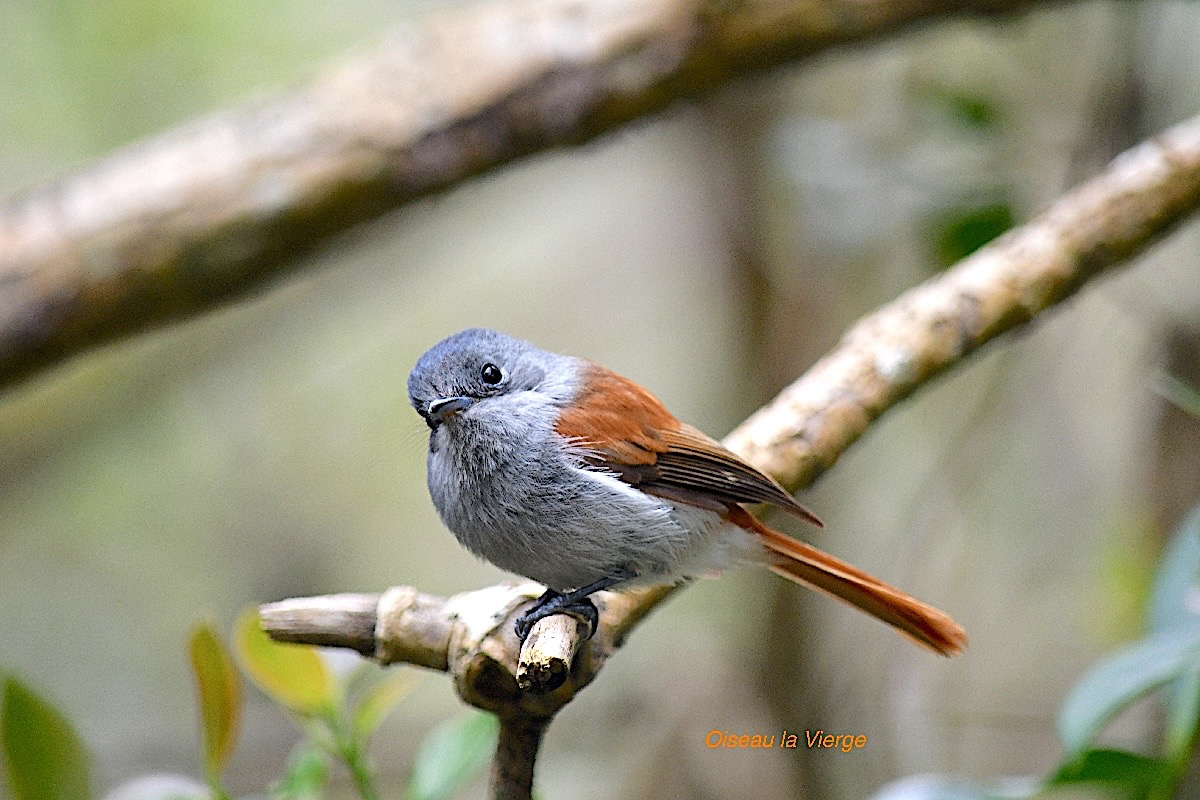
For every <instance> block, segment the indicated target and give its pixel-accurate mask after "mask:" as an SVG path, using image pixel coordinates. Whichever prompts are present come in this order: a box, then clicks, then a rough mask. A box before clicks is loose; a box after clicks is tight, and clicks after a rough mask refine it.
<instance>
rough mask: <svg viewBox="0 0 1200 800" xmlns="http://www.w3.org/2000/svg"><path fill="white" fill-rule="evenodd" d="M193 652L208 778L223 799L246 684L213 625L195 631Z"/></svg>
mask: <svg viewBox="0 0 1200 800" xmlns="http://www.w3.org/2000/svg"><path fill="white" fill-rule="evenodd" d="M189 651H190V653H191V658H192V672H193V673H194V674H195V676H196V692H197V695H198V697H199V705H200V723H201V729H202V731H203V738H204V777H205V780H207V781H208V785H209V786H210V787H212V790H213V793H214V794H215V795H216V796H217V797H219V798H223V797H227V796H228V795H227V793H226V792H225V790H224V788H223V787H222V786H221V772H222V771H224V769H225V764H226V763H228V761H229V756H230V755H232V754H233V747H234V744H235V743H236V740H237V729H238V721H239V719H240V718H241V714H242V682H241V679H239V678H238V674H237V669H236V668H234V666H233V659H231V658H230V657H229V653H228V651H226V650H225V646H224V645H222V644H221V640H220V639H219V638H217V634H216V632H215V631H213V629H212V626H211V625H208V624H203V625H198V626H197V627H196V628H195V629H194V630H193V631H192V638H191V643H190V645H189Z"/></svg>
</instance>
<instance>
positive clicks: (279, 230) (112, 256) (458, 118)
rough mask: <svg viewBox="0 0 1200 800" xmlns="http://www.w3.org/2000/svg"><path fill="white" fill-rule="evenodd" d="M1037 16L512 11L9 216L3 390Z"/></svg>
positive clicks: (479, 15)
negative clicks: (409, 233) (867, 53)
mask: <svg viewBox="0 0 1200 800" xmlns="http://www.w3.org/2000/svg"><path fill="white" fill-rule="evenodd" d="M1044 1H1045V0H1043V2H1044ZM1033 3H1034V0H746V1H745V2H735V3H724V2H715V0H709V1H708V2H706V0H638V2H636V3H622V2H616V3H614V2H608V0H511V1H510V2H503V3H492V4H488V5H484V6H480V7H477V8H469V9H460V10H456V11H452V12H448V13H445V14H443V15H440V16H436V17H434V18H432V19H430V20H429V21H428V22H427V23H426V24H424V25H422V26H420V27H415V28H410V29H405V30H402V31H399V32H398V33H397V35H395V36H394V37H393V38H392V40H391V41H390V42H389V43H388V44H387V45H386V46H385V47H384V48H383V49H381V50H380V51H379V52H377V53H375V54H374V55H372V56H370V57H367V58H365V59H363V60H360V61H358V62H355V63H351V64H348V65H346V66H344V67H342V68H341V69H339V70H337V71H335V72H333V73H331V74H329V75H327V76H326V77H325V78H323V79H321V80H318V81H316V82H315V83H313V84H312V85H310V86H308V87H307V88H304V89H301V90H299V91H296V92H293V93H291V94H287V95H284V96H280V97H275V98H271V99H268V100H265V101H263V102H260V103H258V104H255V105H253V106H249V107H246V108H243V109H240V110H235V111H231V112H228V113H224V114H218V115H215V116H213V117H210V118H207V119H203V120H199V121H196V122H193V123H191V124H189V125H186V126H184V127H181V128H179V129H177V130H174V131H171V132H169V133H166V134H164V135H161V136H159V137H157V138H154V139H151V140H149V141H146V142H143V143H141V144H137V145H134V146H132V147H130V148H128V149H126V150H124V151H121V152H118V153H116V154H114V155H112V156H110V157H108V158H106V159H104V160H102V161H100V162H98V163H95V164H93V165H92V166H90V167H87V168H85V169H83V170H81V171H79V172H78V173H76V174H74V175H71V176H68V177H66V178H65V179H63V180H62V181H60V182H58V183H57V184H54V185H51V186H47V187H44V188H41V189H39V190H36V191H33V192H30V193H29V194H27V195H25V196H24V197H20V198H18V199H15V200H13V201H10V202H9V203H7V204H6V205H4V206H3V207H0V386H3V385H6V384H10V383H12V382H13V381H14V380H16V379H18V378H20V377H22V376H24V375H27V374H29V373H30V372H32V371H34V370H36V369H38V368H39V367H42V366H45V365H48V364H52V363H54V362H56V361H59V360H61V359H63V358H65V357H68V356H70V355H72V354H75V353H78V352H80V351H82V350H84V349H87V348H89V347H92V346H95V345H96V344H99V343H101V342H104V341H108V340H112V339H114V338H116V337H118V336H121V335H123V334H127V333H130V332H132V331H137V330H142V329H145V328H147V327H149V326H152V325H154V324H157V323H161V322H164V321H167V320H172V319H179V318H183V317H187V316H190V315H193V314H196V313H198V312H199V311H201V310H203V309H205V308H208V307H209V306H211V305H213V304H215V303H217V302H220V301H222V300H225V299H227V298H229V297H232V296H236V295H239V294H242V293H244V292H246V291H248V290H249V289H251V288H254V287H255V286H257V285H258V284H259V283H260V282H261V281H262V280H263V278H264V277H266V276H267V275H269V274H271V273H273V272H280V271H283V270H285V269H287V268H289V266H290V265H291V264H293V263H294V261H295V258H296V257H297V256H298V255H301V254H303V253H305V252H308V251H309V250H311V249H312V248H313V247H315V246H317V245H319V244H321V243H322V242H324V241H326V240H327V239H328V238H329V237H330V236H332V235H334V234H336V233H338V232H339V231H342V230H344V229H346V228H347V227H349V226H351V225H353V224H355V223H358V222H361V221H364V220H367V219H370V218H373V217H375V216H377V215H379V214H381V213H382V212H384V211H386V210H388V209H391V208H394V207H396V206H398V205H401V204H403V203H405V202H408V201H410V200H412V199H414V198H417V197H420V196H422V195H425V194H428V193H430V192H433V191H437V190H440V189H443V188H445V187H448V186H450V185H453V184H454V183H456V182H459V181H461V180H463V179H464V178H466V177H468V176H471V175H474V174H477V173H479V172H482V171H484V170H487V169H489V168H492V167H495V166H497V165H500V164H504V163H506V162H508V161H511V160H513V159H515V158H518V157H520V156H522V155H525V154H528V153H531V152H535V151H538V150H543V149H546V148H549V147H554V146H561V145H566V144H573V143H578V142H580V141H583V140H586V139H589V138H591V137H594V136H596V135H598V134H601V133H603V132H605V131H607V130H610V129H612V128H613V127H615V126H617V125H620V124H621V123H623V122H626V121H628V120H631V119H634V118H637V117H641V116H644V115H647V114H650V113H653V112H655V111H658V110H660V109H662V108H664V107H665V106H667V105H669V104H670V103H671V102H672V101H674V100H676V99H678V98H681V97H687V96H691V95H694V94H696V93H697V92H700V91H703V90H705V89H707V88H710V87H712V86H715V85H718V84H721V83H723V82H726V81H728V80H730V79H731V78H733V77H735V76H737V75H740V74H744V73H746V72H748V71H751V70H754V69H759V68H762V67H766V66H770V65H773V64H778V63H782V62H784V61H787V60H789V59H794V58H797V57H801V56H804V55H807V54H810V53H813V52H815V51H818V50H821V49H823V48H826V47H829V46H831V45H834V44H838V43H841V42H847V41H853V40H862V39H866V38H870V37H874V36H879V35H882V34H885V33H887V32H890V31H893V30H895V29H897V28H900V27H902V26H905V25H908V24H910V23H913V22H915V21H919V20H923V19H929V18H933V17H939V16H945V15H951V14H979V13H983V14H990V13H1000V12H1006V11H1013V10H1017V9H1022V8H1025V7H1026V6H1029V5H1032V4H1033Z"/></svg>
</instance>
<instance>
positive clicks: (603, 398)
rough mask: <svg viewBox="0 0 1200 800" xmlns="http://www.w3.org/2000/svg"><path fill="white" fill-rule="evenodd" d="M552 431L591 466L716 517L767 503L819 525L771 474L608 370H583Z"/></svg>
mask: <svg viewBox="0 0 1200 800" xmlns="http://www.w3.org/2000/svg"><path fill="white" fill-rule="evenodd" d="M555 429H556V430H557V432H558V433H559V434H560V435H562V436H565V437H567V438H568V439H570V440H571V441H573V442H575V443H577V444H578V445H580V446H581V447H583V448H584V449H585V450H587V452H588V456H587V458H586V460H587V463H588V464H589V465H590V466H592V467H595V468H597V469H603V470H606V471H609V472H611V473H613V474H614V475H616V476H617V477H618V478H620V479H621V480H622V481H624V482H626V483H628V484H630V485H631V486H636V487H637V488H639V489H641V490H642V491H643V492H646V493H647V494H652V495H655V496H657V497H663V498H666V499H668V500H675V501H678V502H681V503H687V504H689V505H694V506H699V507H700V508H707V509H710V510H712V511H717V512H723V511H725V509H726V508H728V507H729V506H730V505H731V504H737V503H769V504H771V505H774V506H778V507H779V508H782V509H783V510H785V511H788V512H789V513H792V514H795V515H796V516H798V517H800V518H802V519H805V520H807V521H809V522H811V523H813V524H814V525H821V520H819V519H817V517H816V515H815V514H813V513H812V512H811V511H809V510H808V509H807V508H805V507H804V506H802V505H800V503H798V502H796V499H795V498H794V497H792V496H791V494H789V493H788V492H787V490H786V489H784V488H783V487H782V486H780V485H779V484H778V483H776V482H775V481H774V480H772V479H771V478H770V477H768V476H767V475H764V474H763V473H761V472H759V471H758V470H757V469H755V468H754V467H752V466H750V465H749V464H747V463H746V462H745V461H743V460H742V459H740V458H738V457H737V456H736V455H734V454H733V453H732V452H730V451H729V450H728V449H726V448H725V447H724V446H723V445H721V443H720V442H718V441H716V440H715V439H712V438H710V437H709V436H707V435H705V434H704V433H702V432H701V431H699V430H697V429H696V428H693V427H692V426H691V425H686V424H684V423H682V422H680V421H679V420H678V419H676V418H675V416H674V415H672V414H671V412H669V411H667V409H666V408H665V407H664V406H663V404H662V403H660V402H659V401H658V398H656V397H655V396H654V395H652V394H650V393H649V392H647V391H646V390H645V389H643V388H642V387H640V386H638V385H637V384H636V383H634V382H633V381H631V380H629V379H628V378H624V377H621V376H620V375H618V374H616V373H615V372H613V371H611V370H608V369H605V368H604V367H600V366H597V365H595V364H589V365H588V366H587V367H586V368H585V371H584V379H583V382H582V386H581V388H580V391H579V394H578V396H577V397H576V398H575V401H574V403H572V405H571V406H570V407H568V408H565V409H563V411H562V412H561V413H560V414H559V418H558V424H557V425H556V426H555Z"/></svg>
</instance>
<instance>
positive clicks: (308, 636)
mask: <svg viewBox="0 0 1200 800" xmlns="http://www.w3.org/2000/svg"><path fill="white" fill-rule="evenodd" d="M1198 206H1200V117H1197V118H1194V119H1192V120H1189V121H1187V122H1185V123H1182V124H1180V125H1178V126H1176V127H1174V128H1172V129H1170V130H1168V131H1166V132H1165V133H1163V134H1160V135H1159V136H1157V137H1155V138H1154V139H1151V140H1148V141H1146V142H1144V143H1142V144H1140V145H1138V146H1137V147H1135V148H1133V149H1132V150H1129V151H1127V152H1125V153H1123V154H1122V155H1121V156H1119V157H1118V158H1117V159H1115V160H1114V161H1113V162H1112V164H1110V165H1109V167H1108V168H1107V169H1106V170H1105V172H1103V173H1102V174H1101V175H1099V176H1097V177H1096V178H1094V179H1093V180H1091V181H1089V182H1088V183H1086V184H1084V185H1083V186H1081V187H1079V188H1077V189H1075V190H1074V191H1072V192H1070V193H1068V194H1066V195H1065V196H1063V197H1062V198H1060V199H1059V200H1058V201H1057V202H1055V203H1054V204H1053V205H1052V206H1051V207H1050V208H1049V209H1047V210H1046V211H1045V212H1043V213H1042V214H1040V215H1039V216H1037V217H1036V218H1035V219H1033V220H1032V221H1031V222H1029V223H1028V224H1026V225H1024V226H1022V227H1020V228H1017V229H1014V230H1012V231H1010V232H1009V233H1007V234H1005V235H1004V236H1002V237H1001V238H999V239H997V240H996V241H994V242H993V243H992V244H990V245H988V246H986V247H984V248H982V249H981V250H979V251H978V252H976V253H975V254H974V255H972V256H970V257H969V258H967V259H965V260H964V261H962V262H961V263H959V264H958V265H957V266H956V267H954V268H953V269H952V270H950V271H948V272H946V273H945V274H943V275H941V276H939V277H937V278H934V279H932V280H930V281H928V282H927V283H925V284H924V285H922V286H919V287H917V288H915V289H913V290H911V291H909V292H907V293H905V294H904V295H902V296H901V297H899V298H898V299H896V300H895V301H893V302H892V303H890V304H888V305H887V306H884V307H883V308H881V309H879V310H878V311H876V312H875V313H873V314H871V315H869V316H868V317H866V318H864V319H863V320H861V321H860V322H859V323H858V324H857V325H855V326H854V327H853V328H852V329H851V330H850V331H849V332H848V333H847V334H846V336H845V337H844V338H843V340H842V342H841V343H840V344H839V345H838V346H837V347H836V348H835V349H834V350H833V351H832V352H831V353H830V354H829V355H827V356H826V357H825V358H824V359H822V360H821V361H820V362H818V363H817V364H816V365H815V366H814V367H813V368H812V369H811V370H809V371H808V372H807V373H805V375H804V376H803V377H801V378H800V379H799V380H798V381H796V382H795V383H794V384H792V385H791V386H789V387H788V388H786V389H785V390H784V391H783V392H782V393H781V394H780V395H779V396H778V397H777V398H776V399H775V400H774V401H772V402H771V403H770V404H768V405H767V406H765V407H763V408H762V409H761V410H760V411H758V412H757V413H755V414H754V415H753V416H751V417H750V418H749V419H748V420H747V421H746V422H745V423H743V424H742V425H741V426H740V427H739V428H738V429H737V430H735V431H734V432H733V433H731V434H730V435H729V436H728V437H727V438H726V439H725V444H726V446H728V447H729V448H730V449H731V450H733V451H734V452H736V453H738V454H739V455H741V456H742V457H744V458H746V459H747V460H749V461H750V462H751V463H753V464H755V465H756V466H757V467H759V468H760V469H763V470H764V471H766V472H768V473H770V474H771V475H773V476H775V477H776V478H778V479H779V480H780V481H781V482H783V483H784V484H785V485H786V486H788V487H789V488H791V489H793V490H795V489H798V488H802V487H803V486H806V485H808V484H809V483H811V482H812V481H813V480H814V479H815V478H816V477H817V476H818V475H819V474H820V473H821V472H823V471H824V470H825V469H828V468H829V466H831V465H832V464H833V463H834V461H835V460H836V459H837V458H838V456H839V455H841V453H842V452H844V451H845V450H846V448H848V447H849V446H850V445H851V444H853V442H854V441H855V440H856V439H857V438H858V437H859V436H861V435H862V433H863V431H865V430H866V428H867V427H868V426H869V425H870V424H871V423H872V422H873V421H874V420H875V419H877V418H878V417H879V416H880V415H881V414H882V413H883V412H884V411H886V410H887V409H889V408H891V407H892V406H894V405H896V404H897V403H898V402H900V401H901V400H902V399H904V398H905V397H907V396H908V395H909V394H911V393H912V392H913V391H915V390H916V389H917V388H918V387H920V386H921V385H922V384H924V383H926V382H928V381H929V380H931V379H932V378H933V377H934V376H935V375H937V374H938V373H940V372H942V371H943V370H945V369H948V368H949V367H952V366H953V365H955V364H957V363H959V362H961V361H962V360H964V359H965V358H966V357H967V356H968V355H969V354H970V353H972V352H974V351H975V350H977V349H978V348H980V347H982V346H983V345H984V344H986V343H987V342H989V341H991V340H993V339H995V338H996V337H998V336H1000V335H1001V334H1003V333H1005V332H1006V331H1009V330H1011V329H1013V328H1015V327H1017V326H1019V325H1022V324H1024V323H1026V322H1028V321H1030V320H1032V319H1034V318H1036V317H1037V316H1038V315H1039V314H1041V313H1043V312H1045V311H1046V310H1047V309H1050V308H1052V307H1053V306H1055V305H1056V304H1058V303H1061V302H1062V301H1063V300H1065V299H1066V298H1068V297H1070V296H1071V295H1072V294H1073V293H1074V292H1075V291H1076V290H1077V289H1079V288H1080V287H1081V286H1082V285H1083V284H1084V283H1086V282H1087V281H1088V280H1091V279H1092V278H1094V277H1096V276H1097V275H1099V274H1101V273H1102V272H1103V271H1104V270H1105V269H1106V268H1108V267H1110V266H1113V265H1114V264H1117V263H1118V262H1120V261H1122V260H1125V259H1128V258H1129V257H1131V256H1133V255H1136V254H1137V253H1140V252H1142V251H1143V250H1145V249H1146V248H1147V247H1149V246H1150V244H1152V243H1153V242H1154V241H1155V240H1157V239H1158V238H1159V237H1161V236H1162V235H1164V234H1165V233H1166V232H1168V231H1170V230H1171V229H1172V228H1174V227H1175V226H1177V225H1179V224H1180V223H1181V222H1182V221H1183V220H1184V219H1186V218H1187V217H1188V215H1190V214H1191V213H1192V212H1193V211H1195V210H1196V208H1197V207H1198ZM540 591H541V587H538V586H537V585H536V584H524V585H521V586H511V585H502V586H495V587H489V588H487V589H482V590H479V591H475V592H468V593H466V594H463V595H456V596H455V597H452V598H449V599H446V600H443V599H440V598H434V597H430V596H428V595H422V594H420V593H418V592H417V591H416V590H415V589H412V588H409V587H402V588H398V589H392V590H390V591H389V592H387V593H385V594H384V595H383V596H382V597H381V598H380V600H379V602H378V604H377V606H376V609H375V613H374V614H372V613H371V611H370V610H369V609H368V608H367V606H369V605H370V600H369V599H365V597H367V596H362V595H338V596H334V597H332V598H309V599H301V600H287V601H283V602H282V603H275V604H272V605H269V606H264V607H263V609H262V617H263V622H264V628H265V629H266V630H267V631H268V633H271V634H272V635H274V636H277V637H278V638H281V639H286V640H287V641H302V642H310V643H313V644H329V643H333V642H337V641H338V640H339V639H344V640H345V642H346V645H345V646H350V647H354V649H357V650H359V651H360V652H363V651H364V646H365V644H366V643H365V642H364V641H363V640H362V638H361V634H362V631H364V630H366V628H367V626H366V625H365V620H366V619H367V618H368V617H371V616H374V618H375V626H374V630H375V639H376V641H375V654H376V657H377V658H379V659H380V660H381V661H383V662H385V663H390V662H393V661H407V662H410V663H415V664H420V665H422V666H426V667H432V668H435V669H443V670H449V671H450V673H451V674H452V675H453V676H454V680H455V685H456V688H457V689H458V691H459V693H460V694H461V695H462V697H463V698H464V699H465V700H466V701H467V702H469V703H471V704H473V705H477V706H479V707H481V708H485V709H487V710H490V711H493V712H495V713H496V714H497V715H498V716H499V717H500V719H501V747H500V750H499V751H498V756H497V764H496V768H495V771H494V773H493V792H494V796H495V797H506V798H507V797H520V798H527V797H528V796H529V794H528V786H529V781H530V780H531V779H532V766H533V758H534V756H535V754H536V748H537V743H538V741H540V737H541V735H542V732H543V731H544V729H545V726H546V724H548V722H549V720H550V719H551V718H552V717H553V715H554V713H555V712H556V711H557V710H558V709H559V708H561V707H562V706H563V705H564V704H565V703H567V702H569V701H570V700H571V698H572V697H573V696H574V695H575V693H576V692H578V691H579V690H580V689H582V688H583V687H584V686H586V685H587V684H588V683H590V682H591V680H592V679H593V678H594V677H595V675H596V674H597V672H598V671H599V670H600V668H601V667H602V666H603V664H604V661H605V660H606V659H607V658H608V657H609V656H610V655H611V654H612V653H613V651H614V650H615V649H616V648H617V647H619V646H620V645H621V643H622V641H623V640H624V637H625V636H626V635H627V634H628V633H629V631H630V630H631V629H632V628H633V626H635V625H636V624H637V623H638V622H639V621H641V620H642V619H643V618H644V617H645V616H646V615H647V614H648V613H650V611H651V610H652V609H653V608H654V607H655V606H656V605H657V604H658V603H660V602H662V601H663V600H664V599H665V598H666V597H667V595H669V594H670V593H671V592H672V591H673V589H672V588H669V587H658V588H653V589H648V590H640V591H635V592H626V593H621V594H613V593H609V592H601V593H599V594H598V596H597V604H598V606H599V610H600V625H599V629H598V630H597V633H596V635H595V636H594V637H593V638H592V639H591V640H589V641H586V642H580V641H579V637H578V631H577V628H576V627H575V624H574V621H573V620H570V621H569V624H568V623H567V622H566V621H567V620H568V618H565V617H551V618H549V619H547V620H543V621H542V622H541V623H539V625H538V626H537V628H535V632H536V634H537V635H535V636H530V637H529V639H527V640H526V642H525V645H524V647H521V646H520V644H519V643H518V642H517V640H516V636H515V635H514V633H513V625H512V622H513V618H514V615H515V614H516V613H517V612H518V610H519V609H520V607H521V606H522V604H523V603H524V602H525V601H526V600H527V599H530V598H533V597H536V596H537V595H538V594H539V593H540ZM350 598H352V599H350ZM554 620H558V622H554ZM343 624H345V626H346V627H345V628H344V629H341V628H339V627H338V626H341V625H343ZM367 649H369V648H367ZM563 664H569V665H570V669H569V670H567V671H566V672H565V673H564V671H563V669H562V665H563ZM526 686H528V687H529V690H523V688H524V687H526Z"/></svg>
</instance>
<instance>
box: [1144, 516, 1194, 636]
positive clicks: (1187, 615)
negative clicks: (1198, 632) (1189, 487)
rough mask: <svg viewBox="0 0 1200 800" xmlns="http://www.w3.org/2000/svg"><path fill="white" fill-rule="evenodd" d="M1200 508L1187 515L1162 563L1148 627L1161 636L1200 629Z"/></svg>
mask: <svg viewBox="0 0 1200 800" xmlns="http://www.w3.org/2000/svg"><path fill="white" fill-rule="evenodd" d="M1198 582H1200V505H1198V506H1196V507H1195V508H1193V509H1192V510H1191V512H1190V513H1189V514H1188V516H1187V518H1186V519H1185V520H1184V521H1183V524H1182V525H1180V526H1179V531H1178V532H1177V533H1176V534H1175V538H1173V539H1172V540H1171V544H1170V545H1169V546H1168V547H1167V552H1166V553H1164V554H1163V557H1162V559H1161V561H1160V562H1159V566H1158V571H1157V573H1156V574H1155V576H1154V588H1153V590H1152V592H1151V594H1150V608H1149V613H1148V617H1149V619H1148V623H1149V626H1150V630H1151V631H1153V632H1160V631H1166V630H1170V629H1171V628H1174V627H1177V626H1179V625H1191V626H1197V625H1200V614H1198V613H1197V611H1198V610H1200V587H1198V586H1197V583H1198Z"/></svg>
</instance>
